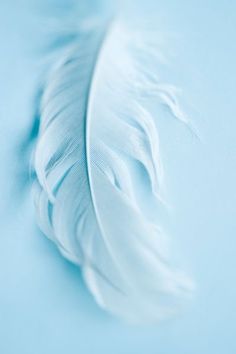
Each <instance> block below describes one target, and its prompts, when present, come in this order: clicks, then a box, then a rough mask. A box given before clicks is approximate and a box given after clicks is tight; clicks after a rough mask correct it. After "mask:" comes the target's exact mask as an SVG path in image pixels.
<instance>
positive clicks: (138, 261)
mask: <svg viewBox="0 0 236 354" xmlns="http://www.w3.org/2000/svg"><path fill="white" fill-rule="evenodd" d="M158 57H159V55H158V54H156V52H155V50H153V48H152V47H151V45H150V43H149V42H148V41H146V42H145V40H144V36H142V35H141V33H140V31H135V30H133V29H130V28H128V27H126V26H125V25H124V23H120V22H118V21H117V22H114V23H112V24H111V25H108V26H97V27H96V28H94V29H90V30H85V31H83V32H81V33H79V34H78V36H77V37H76V39H74V41H73V43H71V44H70V46H69V48H67V50H66V52H65V55H64V56H63V58H62V60H61V61H60V62H59V63H58V65H56V66H55V67H54V69H53V70H52V73H51V75H50V77H49V79H48V82H47V84H46V85H45V90H44V95H43V98H42V103H41V118H40V133H39V139H38V143H37V146H36V151H35V159H34V167H35V171H36V175H37V180H38V182H37V192H36V199H35V205H36V211H37V216H38V220H39V224H40V226H41V228H42V230H43V232H44V233H45V234H46V235H47V236H48V237H49V238H50V239H51V240H52V241H54V242H55V244H56V245H57V246H58V248H59V249H60V251H61V253H62V254H63V255H64V256H65V257H66V258H67V259H69V260H71V261H72V262H74V263H76V264H78V265H80V266H81V268H82V272H83V275H84V279H85V282H86V283H87V285H88V287H89V289H90V290H91V292H92V294H93V295H94V296H95V298H96V301H97V302H98V303H99V304H100V306H102V307H103V308H105V309H106V310H108V311H109V312H111V313H113V314H115V315H117V316H119V317H121V318H124V319H126V320H127V321H132V322H153V321H158V320H159V319H161V318H163V317H166V316H169V315H171V314H172V313H174V312H175V311H176V309H177V308H178V307H179V305H180V304H181V303H182V301H183V299H185V298H186V297H188V296H189V294H190V293H191V290H192V282H191V281H190V279H189V278H188V277H186V276H185V275H183V274H182V273H181V272H179V271H178V270H176V269H175V268H174V267H173V266H172V265H171V264H170V262H169V260H168V259H169V258H168V255H167V252H166V249H167V245H166V235H165V234H164V233H163V232H162V231H161V229H160V227H159V226H158V215H157V213H155V208H156V206H157V205H159V206H160V203H161V193H160V192H161V181H162V166H161V161H160V152H159V143H158V132H157V127H156V123H155V121H154V119H153V117H152V115H151V113H150V112H149V110H148V108H147V107H148V100H149V96H152V99H153V95H154V96H155V99H156V104H159V105H160V104H165V105H167V106H168V107H169V108H170V110H171V112H172V113H173V114H174V115H176V116H177V118H179V119H181V120H184V115H182V113H181V110H180V109H179V106H178V103H177V101H176V99H175V95H174V90H173V87H172V86H171V85H167V84H161V83H160V82H159V79H158V76H157V74H156V65H157V63H158ZM154 69H155V70H154ZM163 207H164V206H163ZM151 209H152V213H151V212H150V210H151ZM153 210H154V212H153ZM151 214H152V215H154V217H153V216H152V217H151Z"/></svg>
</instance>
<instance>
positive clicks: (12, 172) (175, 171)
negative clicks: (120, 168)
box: [0, 0, 236, 354]
mask: <svg viewBox="0 0 236 354" xmlns="http://www.w3.org/2000/svg"><path fill="white" fill-rule="evenodd" d="M65 3H66V1H65V0H64V1H55V0H54V1H52V0H51V1H46V0H44V1H39V0H38V1H34V2H33V1H30V0H28V1H26V0H25V1H23V0H22V1H4V0H2V1H1V4H0V23H1V25H0V43H1V57H0V64H1V65H0V77H1V83H0V97H1V105H0V132H1V149H0V159H1V169H0V188H1V198H0V213H1V221H0V222H1V225H0V226H1V239H0V246H1V257H0V285H1V289H0V352H1V354H15V353H17V354H28V353H29V354H39V353H40V354H41V353H44V354H49V353H50V354H51V353H58V354H62V353H83V354H93V353H98V354H100V353H103V354H106V353H112V354H146V353H148V354H185V353H186V354H199V353H201V354H211V353H214V354H222V353H224V354H234V353H235V352H236V344H235V320H236V306H235V298H236V285H235V269H236V242H235V231H236V217H235V216H236V215H235V204H236V192H235V180H236V142H235V130H236V119H235V112H236V100H235V82H236V69H235V56H236V45H235V34H236V33H235V32H236V29H235V23H236V3H234V2H233V1H226V2H222V1H210V0H205V1H203V0H200V1H194V0H193V1H184V0H181V1H167V2H164V1H163V4H158V5H154V3H156V2H153V3H151V1H150V4H148V5H150V6H153V8H154V11H155V13H156V15H157V18H158V21H160V28H161V29H162V30H165V31H168V32H169V33H170V34H172V35H171V37H172V39H171V43H172V44H173V46H172V47H171V48H170V54H171V55H172V57H171V58H172V59H171V65H170V67H169V69H168V70H166V72H163V73H162V77H163V79H165V80H166V81H168V82H171V83H173V84H176V85H177V86H179V87H181V88H182V91H183V94H182V98H181V104H182V106H183V107H184V108H185V111H186V112H187V114H188V116H189V117H190V118H191V121H192V122H193V124H194V125H195V126H196V127H197V130H198V134H199V139H197V138H196V137H195V136H194V135H193V134H191V132H189V130H188V129H186V127H185V126H183V125H181V124H180V123H179V122H177V121H174V120H173V119H171V118H170V119H169V120H166V119H165V121H164V120H163V119H162V118H161V117H159V118H158V120H159V127H160V138H161V149H162V156H163V162H164V166H165V175H166V194H167V200H168V202H169V204H170V205H171V209H170V211H169V215H168V222H167V220H163V223H165V224H166V228H167V230H168V233H169V234H170V236H171V239H172V248H173V253H174V255H175V254H176V257H177V258H178V257H179V259H177V261H178V262H179V263H181V264H182V265H183V267H186V268H188V269H189V272H190V273H191V274H192V275H193V277H194V278H195V279H196V282H197V285H198V289H197V294H196V298H195V300H194V301H193V304H192V306H191V307H190V308H189V309H188V310H187V311H186V312H185V313H184V314H182V316H179V317H177V318H175V319H174V320H172V321H168V322H165V323H163V324H160V325H158V326H152V327H132V326H127V325H124V324H121V323H119V322H118V321H116V320H115V319H113V318H111V317H109V316H108V315H107V314H105V313H104V312H103V311H102V310H100V309H99V308H98V307H97V305H96V304H95V303H94V301H93V299H92V297H91V295H90V294H89V293H88V291H87V290H86V288H85V286H84V285H83V282H82V279H81V276H80V271H79V270H78V269H76V268H75V267H74V266H72V265H70V264H69V263H68V262H66V261H65V260H64V259H62V257H61V256H60V255H59V253H58V252H57V251H56V249H55V247H54V246H53V245H52V244H51V243H50V242H49V241H47V240H46V238H44V237H42V235H41V234H40V232H39V231H38V229H37V227H36V225H35V220H34V213H33V208H32V199H31V195H30V188H29V187H27V186H25V179H26V178H27V158H28V156H29V149H28V150H27V147H26V146H25V145H24V144H23V142H24V141H26V140H27V136H28V134H29V131H30V129H31V126H32V107H33V103H34V97H35V92H36V90H37V85H38V83H39V82H40V79H41V75H42V73H43V70H42V67H43V66H44V64H43V62H42V60H41V57H43V56H44V53H45V52H46V48H48V46H49V45H50V42H51V39H53V31H52V33H51V32H50V31H49V29H48V28H49V27H48V19H49V18H50V17H57V18H61V19H63V18H64V17H65V18H66V16H67V15H68V14H69V13H70V11H69V10H70V6H72V5H73V3H74V4H75V3H76V2H75V1H67V3H66V6H65ZM86 3H87V5H86V6H85V5H84V4H86ZM103 3H104V5H103V10H101V13H102V11H105V10H104V9H105V8H106V6H105V1H103ZM139 3H140V6H141V7H140V8H143V7H144V4H142V3H144V2H142V1H139ZM84 4H83V3H82V2H81V4H80V7H79V10H80V9H81V11H80V14H81V17H82V16H84V14H85V13H86V12H89V11H92V12H96V11H97V10H98V9H99V8H100V6H99V1H96V6H95V2H89V1H87V2H84ZM145 6H147V2H145ZM50 33H51V34H50ZM173 34H174V35H173ZM177 255H178V256H177ZM179 255H181V258H180V256H179Z"/></svg>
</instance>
